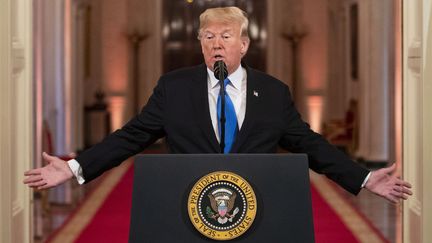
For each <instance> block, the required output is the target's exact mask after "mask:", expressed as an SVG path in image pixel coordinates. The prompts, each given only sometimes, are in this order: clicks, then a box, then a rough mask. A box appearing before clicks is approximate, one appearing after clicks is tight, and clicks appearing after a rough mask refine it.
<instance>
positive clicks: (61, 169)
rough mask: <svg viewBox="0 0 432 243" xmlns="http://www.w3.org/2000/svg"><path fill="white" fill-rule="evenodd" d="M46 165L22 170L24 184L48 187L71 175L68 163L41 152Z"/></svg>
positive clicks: (58, 183)
mask: <svg viewBox="0 0 432 243" xmlns="http://www.w3.org/2000/svg"><path fill="white" fill-rule="evenodd" d="M42 157H43V159H44V161H45V162H46V163H47V165H46V166H44V167H41V168H37V169H32V170H29V171H26V172H24V175H25V176H26V178H25V179H24V181H23V182H24V184H27V185H28V186H29V187H32V188H37V189H39V190H40V189H48V188H51V187H55V186H58V185H60V184H62V183H64V182H65V181H67V180H69V179H71V178H72V177H73V173H72V170H71V169H70V167H69V165H68V163H67V162H66V161H64V160H62V159H60V158H58V157H56V156H51V155H48V154H47V153H45V152H43V153H42Z"/></svg>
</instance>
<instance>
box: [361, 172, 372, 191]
mask: <svg viewBox="0 0 432 243" xmlns="http://www.w3.org/2000/svg"><path fill="white" fill-rule="evenodd" d="M371 173H372V172H369V174H368V175H367V176H366V177H365V179H364V181H363V183H362V184H361V188H364V187H365V186H366V183H367V182H368V180H369V177H370V175H371Z"/></svg>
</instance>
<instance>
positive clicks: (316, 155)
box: [279, 87, 369, 195]
mask: <svg viewBox="0 0 432 243" xmlns="http://www.w3.org/2000/svg"><path fill="white" fill-rule="evenodd" d="M284 96H285V97H284V100H285V101H286V102H285V104H284V108H283V111H282V114H283V120H284V124H285V127H284V129H285V130H284V135H283V137H282V139H281V140H280V142H279V145H280V146H281V147H283V148H285V149H288V150H289V151H292V152H296V153H306V154H307V155H308V159H309V168H311V169H312V170H313V171H315V172H317V173H320V174H325V175H326V176H327V177H328V178H330V179H331V180H333V181H335V182H336V183H337V184H339V185H340V186H342V187H343V188H344V189H345V190H347V191H349V192H351V193H352V194H355V195H357V194H358V193H359V192H360V190H361V185H362V183H363V181H364V179H365V178H366V176H367V175H368V173H369V170H367V169H366V168H363V167H362V166H360V165H359V164H358V163H356V162H354V161H353V160H351V159H350V158H349V157H348V156H347V155H345V154H344V153H343V152H341V151H340V150H338V149H337V148H336V147H335V146H333V145H331V144H330V143H329V142H328V141H327V140H326V139H324V137H322V136H321V135H320V134H318V133H315V132H314V131H312V129H310V127H309V125H308V124H307V123H306V122H304V121H303V120H302V119H301V116H300V114H299V112H298V111H297V109H296V108H295V106H294V103H293V101H292V99H291V95H290V92H289V89H288V87H286V90H285V94H284Z"/></svg>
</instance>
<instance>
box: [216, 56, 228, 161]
mask: <svg viewBox="0 0 432 243" xmlns="http://www.w3.org/2000/svg"><path fill="white" fill-rule="evenodd" d="M213 69H214V70H215V76H216V78H217V79H219V86H220V90H219V95H220V97H221V115H220V120H219V121H220V124H221V136H220V152H221V154H223V153H224V150H225V122H226V118H225V82H224V81H225V77H228V71H227V70H226V65H225V63H224V62H223V61H217V62H216V63H215V65H214V68H213Z"/></svg>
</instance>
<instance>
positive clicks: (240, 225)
mask: <svg viewBox="0 0 432 243" xmlns="http://www.w3.org/2000/svg"><path fill="white" fill-rule="evenodd" d="M256 212H257V200H256V196H255V193H254V191H253V189H252V187H251V185H249V183H248V182H247V181H246V180H245V179H243V178H242V177H240V176H239V175H237V174H234V173H232V172H228V171H217V172H213V173H210V174H208V175H205V176H203V177H202V178H200V179H199V180H198V181H197V183H195V185H194V186H193V188H192V190H191V192H190V193H189V198H188V213H189V218H190V220H191V222H192V224H193V225H194V227H195V228H196V229H197V230H198V231H199V232H200V233H201V234H203V235H205V236H206V237H208V238H211V239H214V240H231V239H234V238H236V237H239V236H240V235H242V234H244V233H245V232H246V231H247V230H248V229H249V227H250V226H251V225H252V223H253V221H254V219H255V215H256Z"/></svg>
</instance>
